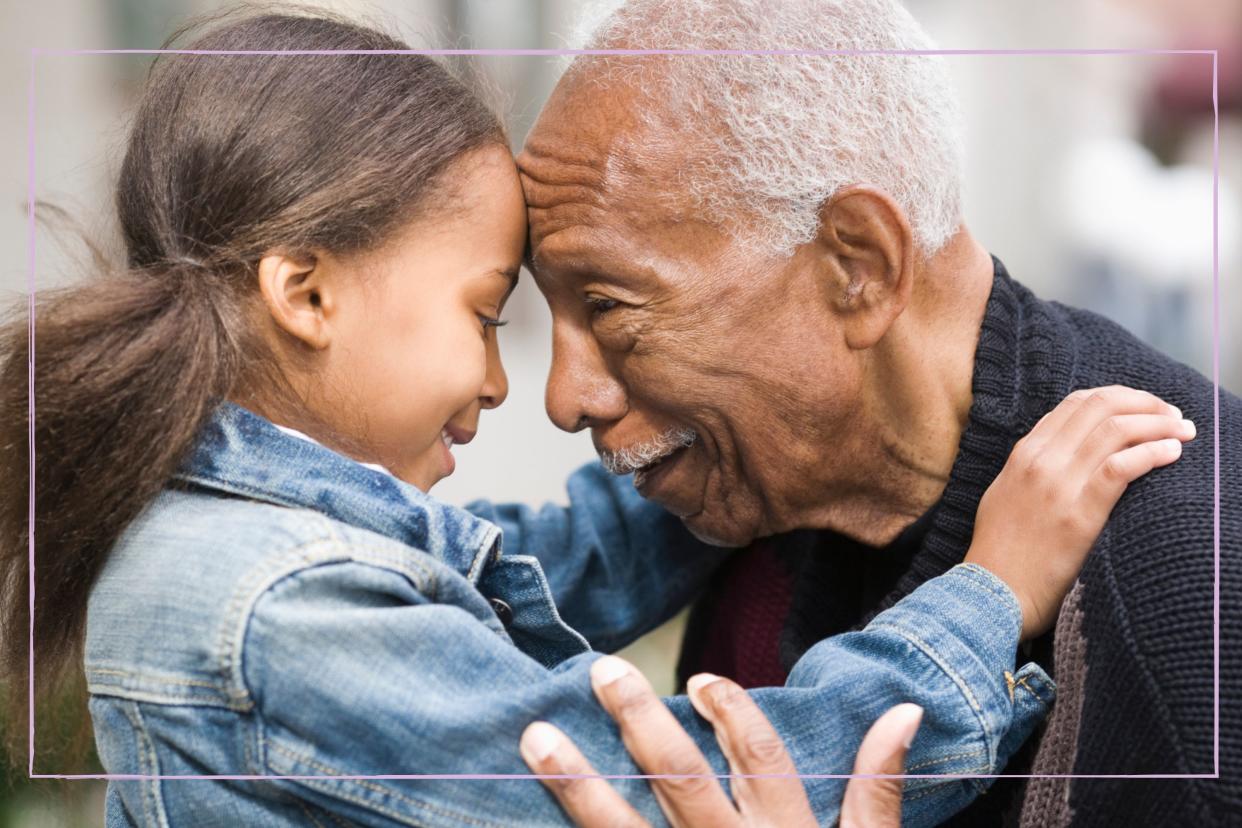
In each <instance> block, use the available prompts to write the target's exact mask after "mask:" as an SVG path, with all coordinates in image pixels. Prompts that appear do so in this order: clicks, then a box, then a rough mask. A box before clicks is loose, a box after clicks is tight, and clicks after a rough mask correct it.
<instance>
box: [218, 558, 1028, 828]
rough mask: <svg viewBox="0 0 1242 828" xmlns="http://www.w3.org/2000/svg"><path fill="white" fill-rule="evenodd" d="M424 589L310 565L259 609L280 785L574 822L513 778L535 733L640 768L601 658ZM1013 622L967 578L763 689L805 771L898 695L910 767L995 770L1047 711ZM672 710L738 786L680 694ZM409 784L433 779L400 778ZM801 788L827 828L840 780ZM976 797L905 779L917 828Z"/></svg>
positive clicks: (852, 748)
mask: <svg viewBox="0 0 1242 828" xmlns="http://www.w3.org/2000/svg"><path fill="white" fill-rule="evenodd" d="M417 580H418V579H416V578H412V577H411V575H410V574H409V573H401V572H398V571H394V570H391V569H386V568H384V567H376V566H369V565H363V564H359V563H356V562H344V563H339V564H333V565H330V566H318V567H312V568H308V569H307V570H305V571H303V572H302V573H300V574H299V575H298V576H296V577H291V578H285V579H283V580H282V581H280V582H279V583H276V584H274V585H273V586H272V587H271V588H270V589H269V590H267V592H265V593H264V595H263V596H262V597H261V598H259V600H258V602H257V603H256V604H255V605H254V608H253V612H252V614H251V620H250V623H249V625H248V630H247V632H246V635H245V646H244V648H243V652H244V658H243V664H242V673H243V675H244V680H245V685H246V689H247V692H248V693H249V695H250V696H251V698H253V701H254V709H253V711H252V713H251V714H250V715H251V716H252V720H253V721H254V722H255V727H256V729H257V736H256V737H255V738H254V739H253V743H252V745H251V746H250V747H249V748H248V750H249V751H250V755H252V756H254V757H255V761H256V764H257V765H259V766H260V767H257V768H256V769H255V771H256V772H259V773H264V774H279V775H282V776H290V777H298V778H297V779H285V780H279V781H275V780H274V781H273V783H272V784H274V785H276V786H280V787H283V788H284V789H285V790H286V791H287V792H289V793H292V794H293V795H294V796H296V797H298V798H299V799H301V800H303V801H307V802H309V803H311V804H312V805H313V806H314V807H317V808H321V809H324V810H326V811H328V812H330V813H333V814H337V815H339V816H341V817H343V818H345V819H348V820H350V821H351V822H353V823H357V824H361V825H385V826H391V825H427V826H472V827H473V828H479V827H480V826H507V825H513V824H515V823H520V824H523V825H534V826H537V825H563V824H566V823H565V817H564V815H563V813H562V812H561V811H560V810H559V808H558V806H557V805H556V802H555V800H554V799H552V798H551V796H550V795H549V794H547V793H546V791H544V789H543V788H542V786H541V785H540V783H538V782H537V781H534V780H529V779H527V780H515V779H510V778H504V777H505V776H506V775H512V774H518V775H521V774H526V773H528V771H527V769H526V767H525V765H524V764H523V762H522V760H521V758H520V756H519V754H518V749H517V746H518V740H519V737H520V736H521V733H522V731H523V729H524V728H525V727H526V726H527V725H528V724H530V723H531V722H532V721H535V720H540V719H542V720H547V721H551V722H553V723H554V724H556V725H558V726H559V727H560V728H561V729H562V730H564V731H565V732H566V733H567V734H568V735H569V736H570V737H571V738H572V739H574V741H575V742H576V743H577V744H578V746H579V747H580V748H581V749H582V751H583V752H584V754H585V755H586V756H587V758H588V759H589V760H590V761H591V762H592V763H593V764H594V767H595V768H596V769H597V770H598V771H599V772H600V773H603V774H621V775H632V774H636V773H639V771H638V769H637V768H636V767H635V766H634V764H633V762H632V761H631V760H630V758H629V756H628V754H627V752H626V750H625V747H624V745H623V744H622V742H621V740H620V738H619V736H618V732H617V729H616V727H615V725H614V723H613V722H612V720H611V719H610V718H609V717H608V715H607V714H606V713H605V712H604V711H603V709H602V708H601V707H600V706H599V705H598V703H597V702H596V701H595V699H594V697H593V695H592V692H591V687H590V682H589V678H588V675H587V672H588V669H589V666H590V664H591V662H593V661H594V659H595V658H596V657H597V654H596V653H593V652H586V653H582V654H580V655H577V656H573V657H571V658H569V659H567V660H565V661H563V662H561V663H559V664H557V665H555V666H553V667H550V668H549V667H545V666H543V665H541V664H540V663H538V662H537V661H535V660H534V659H532V658H530V657H529V656H527V655H525V654H524V653H523V652H522V651H521V650H519V649H517V648H516V647H514V646H513V644H512V643H510V642H509V641H508V640H507V639H506V637H505V636H504V634H503V632H501V631H499V630H498V629H497V624H496V622H495V618H494V616H491V617H489V615H490V612H489V610H488V609H487V606H486V603H485V602H480V606H479V607H478V608H475V607H473V606H472V605H470V604H469V602H465V603H444V602H442V601H438V600H437V599H439V598H442V597H443V596H437V595H436V594H434V593H435V590H434V589H431V588H429V586H428V584H427V583H418V582H417ZM1019 626H1020V624H1019V614H1018V608H1017V604H1016V601H1015V600H1014V598H1013V596H1012V594H1010V593H1009V591H1008V589H1007V588H1006V587H1005V586H1004V585H1003V584H1001V583H1000V582H999V581H998V580H996V579H995V578H994V577H992V576H991V575H990V574H988V573H987V572H986V571H985V570H982V569H979V568H977V567H972V566H960V567H957V568H955V569H953V570H951V571H950V572H949V573H947V574H945V575H942V576H940V577H939V578H936V579H933V580H932V581H929V582H927V583H926V584H924V585H923V586H921V587H920V588H919V589H917V590H916V591H915V592H914V593H912V594H911V595H910V596H908V597H907V598H906V599H904V600H903V601H901V602H899V603H898V604H897V605H896V606H894V607H893V608H891V609H889V610H887V611H886V612H884V613H882V614H881V615H879V616H877V617H876V619H875V620H874V621H873V623H872V624H871V625H869V626H868V627H867V628H866V629H865V630H863V631H860V632H855V633H850V634H848V635H843V636H839V637H836V638H832V639H828V640H825V641H823V642H820V643H819V644H817V645H816V646H815V647H813V648H812V649H811V650H809V651H808V652H807V653H806V655H805V656H804V658H803V659H802V660H801V661H800V662H799V663H798V665H797V667H796V668H795V670H794V671H793V673H792V675H791V676H790V679H789V683H788V685H787V686H785V687H782V688H769V689H764V690H759V691H754V696H755V698H756V699H757V701H758V703H759V704H760V706H761V707H762V708H763V709H764V711H765V712H766V713H767V715H768V716H769V718H770V719H771V721H772V723H773V724H774V726H775V727H776V729H777V730H778V732H779V733H780V734H781V736H782V737H783V738H784V739H785V741H786V743H787V745H788V746H789V749H790V751H791V754H792V756H793V758H794V761H795V763H796V765H797V767H798V769H799V772H800V773H803V774H841V773H848V772H849V770H850V768H851V766H852V763H853V757H854V754H855V752H856V750H857V747H858V745H859V743H860V741H861V738H862V735H863V733H864V732H865V731H866V729H867V727H868V726H869V725H870V723H871V722H872V721H873V720H874V719H875V718H876V717H878V716H879V714H880V713H882V712H883V711H884V710H886V709H887V708H888V707H890V706H892V705H893V704H896V703H899V702H903V701H913V702H916V703H918V704H920V705H922V706H923V707H924V708H925V711H926V712H925V716H924V724H923V726H922V728H921V730H920V732H919V735H918V737H917V738H916V740H915V742H914V745H913V749H912V751H911V754H910V758H909V765H910V770H911V772H912V773H923V774H937V773H940V774H943V773H957V774H987V773H995V772H996V770H997V768H998V767H999V766H1000V765H1001V764H1003V762H1004V761H1005V759H1006V758H1007V756H1008V754H1009V753H1010V752H1011V751H1012V750H1013V749H1014V748H1015V747H1016V746H1017V745H1018V744H1019V743H1020V742H1021V741H1022V740H1023V739H1025V737H1026V736H1027V735H1028V734H1029V733H1030V731H1031V729H1032V728H1033V727H1034V725H1035V724H1036V723H1037V722H1038V720H1039V718H1040V717H1041V716H1042V715H1043V713H1044V712H1045V709H1046V705H1047V703H1048V701H1049V700H1050V698H1051V686H1050V684H1049V683H1048V681H1047V679H1046V677H1045V676H1044V675H1043V674H1042V672H1041V671H1039V669H1038V668H1037V667H1033V666H1032V665H1028V667H1027V668H1025V669H1024V670H1022V671H1019V672H1018V674H1017V675H1012V676H1011V675H1010V674H1009V673H1007V672H1006V671H1007V670H1009V669H1011V667H1012V664H1013V657H1014V651H1015V648H1016V645H1017V640H1018V631H1019ZM666 704H667V705H668V707H669V708H670V710H672V712H673V713H674V714H675V716H676V717H677V718H678V719H679V721H680V722H681V724H682V725H683V727H685V728H686V730H687V732H688V733H689V734H690V735H691V736H692V738H694V739H695V741H696V742H697V743H698V745H699V747H700V748H701V749H702V751H703V752H704V754H705V755H706V756H707V757H708V760H709V761H710V762H711V764H712V766H713V767H714V769H715V770H716V772H717V773H727V771H728V769H727V765H726V763H725V761H724V759H723V757H722V756H721V753H720V750H719V748H718V746H717V744H716V741H715V738H714V735H713V733H712V731H711V729H710V727H708V726H707V725H706V723H705V722H704V721H703V720H702V719H700V718H698V717H697V716H696V714H695V713H694V712H693V711H692V709H691V707H690V705H689V703H688V701H687V700H686V698H685V697H676V698H670V699H667V700H666ZM409 774H419V775H428V774H437V775H438V776H429V777H427V778H422V779H410V778H408V777H406V778H394V777H395V776H399V775H409ZM463 774H470V775H473V777H472V778H462V775H463ZM361 775H368V776H374V775H380V776H383V777H384V778H366V779H361V778H358V777H359V776H361ZM805 782H806V786H807V790H808V793H809V795H810V798H811V802H812V804H813V807H814V808H815V812H816V815H817V817H818V818H819V820H820V821H821V823H823V824H830V823H832V822H833V821H834V820H835V819H836V816H837V810H838V807H839V803H840V800H841V795H842V791H843V787H844V780H841V779H829V778H823V777H819V778H808V779H806V780H805ZM614 784H615V785H616V786H617V787H618V788H619V789H620V790H621V792H622V794H623V795H624V796H626V798H627V799H628V800H629V801H630V802H632V803H634V805H635V807H636V808H637V809H638V810H639V811H640V813H642V814H643V815H644V816H646V817H647V818H648V819H649V820H651V821H652V823H653V824H656V825H663V824H666V823H665V820H664V818H663V816H662V814H661V812H660V809H659V807H658V805H657V803H656V800H655V798H654V797H653V795H652V793H651V791H650V789H649V787H648V785H647V783H646V782H645V781H643V780H636V779H620V780H616V781H615V783H614ZM983 788H984V785H983V784H982V783H980V782H978V781H963V780H956V781H955V780H945V779H932V778H929V779H915V780H910V781H909V784H908V785H907V788H906V795H905V796H906V819H907V822H908V824H912V825H931V824H935V823H937V822H939V821H941V820H943V819H945V818H947V817H948V816H949V815H950V814H952V813H953V812H955V811H956V810H958V809H960V808H961V807H962V806H964V805H965V804H966V803H967V802H968V801H969V800H970V799H971V798H972V797H973V796H975V795H976V794H977V793H978V792H979V791H981V790H983Z"/></svg>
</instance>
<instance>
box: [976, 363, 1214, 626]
mask: <svg viewBox="0 0 1242 828" xmlns="http://www.w3.org/2000/svg"><path fill="white" fill-rule="evenodd" d="M1194 436H1195V427H1194V424H1193V423H1191V422H1190V421H1189V420H1183V419H1182V413H1181V412H1180V411H1178V410H1177V409H1176V408H1174V407H1173V406H1171V405H1169V404H1168V403H1165V402H1164V401H1162V400H1161V399H1160V398H1159V397H1155V396H1153V395H1151V394H1148V393H1147V392H1146V391H1136V390H1134V389H1133V388H1126V387H1124V386H1119V385H1114V386H1109V387H1107V388H1094V389H1087V390H1082V391H1075V392H1074V393H1072V394H1070V395H1069V396H1068V397H1066V398H1065V399H1064V400H1063V401H1062V402H1061V404H1060V405H1058V406H1057V407H1056V408H1054V409H1053V410H1052V411H1049V412H1048V413H1047V414H1045V415H1044V418H1043V419H1042V420H1040V421H1039V422H1038V423H1036V424H1035V427H1034V428H1033V429H1031V432H1030V433H1029V434H1027V435H1026V436H1025V437H1023V438H1022V439H1021V440H1019V441H1018V444H1017V445H1016V446H1014V449H1013V452H1012V453H1011V454H1010V455H1009V460H1008V461H1007V462H1006V463H1005V468H1004V469H1002V470H1001V473H1000V474H999V475H998V476H997V478H996V479H995V480H994V481H992V485H991V486H990V487H988V490H987V491H986V492H984V494H983V499H982V500H981V501H980V502H979V513H978V516H977V517H976V519H975V533H974V537H973V538H972V540H971V543H970V551H969V552H968V553H967V554H966V561H967V563H977V564H979V565H980V566H983V567H985V568H987V569H988V570H990V571H991V572H992V573H993V574H994V575H996V576H997V577H998V578H1000V579H1001V580H1002V581H1004V582H1005V583H1006V584H1008V585H1009V588H1010V589H1012V590H1013V592H1014V595H1015V596H1017V599H1018V604H1019V605H1020V606H1021V608H1022V638H1023V640H1026V639H1029V638H1033V637H1035V636H1037V635H1039V634H1041V633H1043V632H1045V631H1047V630H1049V629H1051V627H1052V624H1053V622H1054V621H1055V620H1056V617H1057V612H1058V611H1059V609H1060V607H1061V601H1062V600H1063V599H1064V598H1065V595H1066V593H1067V592H1069V589H1070V587H1071V586H1073V585H1074V579H1075V578H1077V577H1078V572H1079V570H1080V569H1082V565H1083V563H1084V562H1085V561H1086V559H1087V553H1088V552H1089V551H1090V550H1091V547H1092V546H1093V545H1094V544H1095V539H1096V537H1097V536H1098V535H1099V534H1100V532H1101V530H1103V528H1104V524H1105V523H1106V522H1107V521H1108V516H1109V514H1110V513H1111V512H1112V509H1113V506H1115V505H1116V504H1117V501H1118V499H1120V498H1121V495H1122V493H1123V492H1125V490H1126V487H1127V486H1128V485H1130V483H1132V482H1133V481H1135V480H1137V479H1138V478H1140V477H1142V476H1143V475H1145V474H1147V472H1149V471H1151V470H1152V469H1154V468H1157V467H1159V466H1166V465H1168V464H1169V463H1172V462H1173V461H1174V460H1176V459H1177V458H1178V457H1180V456H1181V454H1182V443H1183V442H1185V441H1187V440H1191V439H1193V438H1194Z"/></svg>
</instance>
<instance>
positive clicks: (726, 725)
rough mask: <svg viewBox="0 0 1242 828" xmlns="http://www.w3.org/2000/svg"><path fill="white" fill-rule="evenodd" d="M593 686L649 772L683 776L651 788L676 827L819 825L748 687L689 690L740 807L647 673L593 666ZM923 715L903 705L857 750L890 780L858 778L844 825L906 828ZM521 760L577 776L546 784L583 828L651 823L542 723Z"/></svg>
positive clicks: (538, 769)
mask: <svg viewBox="0 0 1242 828" xmlns="http://www.w3.org/2000/svg"><path fill="white" fill-rule="evenodd" d="M591 682H592V684H593V685H594V688H595V695H596V696H597V697H598V698H599V700H600V703H601V704H602V705H603V706H604V709H606V710H607V711H608V713H609V714H610V715H611V716H612V717H613V718H614V719H616V721H617V724H618V726H619V727H620V729H621V738H622V740H623V741H624V742H625V746H626V748H627V749H628V750H629V751H630V754H631V755H632V756H633V757H634V761H635V762H636V763H637V764H638V766H639V768H641V769H642V772H643V773H647V774H668V775H671V776H673V777H675V778H665V779H652V780H651V787H652V790H653V791H654V792H655V795H656V799H657V800H659V802H660V807H661V808H662V809H663V810H664V814H665V816H667V817H668V820H669V822H670V823H672V824H673V825H674V826H679V827H685V828H689V826H711V828H716V826H720V827H721V828H729V826H734V827H735V828H741V826H782V828H783V827H784V826H790V828H798V826H814V825H817V824H818V823H817V822H816V821H815V815H814V813H813V812H812V811H811V805H810V803H809V802H808V800H807V797H806V791H805V789H804V788H803V787H802V780H800V779H798V777H797V776H796V774H797V770H796V769H795V768H794V764H793V760H792V759H790V758H789V753H788V752H787V751H786V750H785V745H784V743H783V742H782V741H781V738H780V736H779V735H777V733H776V731H775V730H774V729H773V728H772V725H771V724H770V723H769V722H768V720H767V717H766V716H764V715H763V711H762V710H760V709H759V707H758V705H756V704H755V702H754V701H753V700H752V699H751V697H750V696H749V695H748V694H747V693H746V691H744V690H743V689H742V688H741V687H739V686H737V685H736V684H734V683H733V682H731V681H729V680H728V679H723V678H718V677H717V676H711V675H706V674H704V675H698V676H695V677H693V678H692V679H690V682H689V686H688V688H687V689H688V691H689V695H690V701H691V703H692V704H693V705H694V708H695V710H697V711H698V712H699V714H700V715H702V716H703V717H704V718H705V719H707V720H708V721H709V722H711V723H712V726H713V727H714V728H715V730H716V739H717V741H719V743H720V747H721V750H722V751H723V753H724V755H725V757H726V758H727V759H728V761H729V769H730V771H731V772H732V773H733V774H735V776H732V777H731V778H730V788H731V790H732V793H733V800H734V801H730V799H729V797H728V795H726V794H725V792H724V789H723V788H721V786H720V784H719V783H718V782H717V781H716V777H715V775H714V774H713V772H712V768H711V766H710V765H709V764H708V763H707V760H706V759H705V758H704V757H703V754H702V753H701V752H700V751H699V749H698V748H697V747H696V746H695V744H694V741H693V740H692V739H691V738H690V737H689V736H688V735H687V734H686V732H685V731H684V730H683V729H682V727H681V725H680V724H679V723H678V722H677V720H676V719H675V718H674V717H673V714H672V713H670V712H669V710H668V708H666V707H665V706H664V703H663V702H661V701H660V699H659V697H658V696H657V695H656V694H655V691H654V690H653V689H652V688H651V685H650V684H649V683H648V682H647V680H646V679H645V678H644V677H643V675H642V674H641V673H639V672H638V671H637V670H635V669H634V668H633V667H632V666H630V665H629V664H628V663H626V662H625V661H623V660H621V659H619V658H616V657H613V656H605V657H604V658H601V659H600V660H599V661H597V662H596V664H595V665H594V666H593V667H592V670H591ZM921 717H922V709H921V708H920V707H918V706H917V705H913V704H900V705H897V706H896V707H894V708H893V709H892V710H889V711H888V712H887V713H885V714H884V715H883V716H881V717H880V718H879V719H878V720H877V721H876V722H875V724H873V725H872V726H871V729H870V730H869V731H868V732H867V735H866V737H865V738H864V739H863V742H862V746H861V747H860V748H859V749H858V757H857V759H856V761H855V764H854V773H855V774H866V775H877V774H878V775H887V776H886V777H884V778H869V779H851V780H850V782H849V784H848V785H847V786H846V789H845V799H844V800H843V802H842V806H841V822H840V824H841V826H843V827H846V826H848V827H849V828H862V826H866V827H867V828H898V826H900V825H901V777H900V774H901V773H902V772H903V768H904V762H905V756H906V751H907V749H908V748H909V746H910V743H911V742H912V741H913V740H914V734H915V731H916V730H917V729H918V726H919V720H920V718H921ZM522 756H523V757H524V758H525V759H526V763H527V764H528V765H529V766H530V769H531V770H532V771H534V772H535V773H539V774H550V775H563V776H568V777H572V778H561V779H543V780H541V781H542V782H543V784H544V785H546V786H547V788H548V790H550V791H551V792H552V793H553V794H554V795H555V796H556V798H557V801H559V802H560V803H561V807H562V808H564V809H565V812H566V813H567V814H569V816H570V818H571V819H573V821H574V822H575V823H576V824H577V825H579V826H581V828H603V826H608V828H641V827H642V826H648V825H649V823H648V822H647V821H646V820H645V819H643V818H642V817H641V816H639V814H638V813H637V812H636V811H635V810H634V809H633V808H632V807H631V806H630V805H629V803H627V802H626V801H625V800H624V799H623V798H622V797H621V795H620V794H618V793H617V792H616V791H615V790H614V789H613V788H612V786H611V785H609V784H608V782H607V780H605V779H601V778H598V777H595V778H591V777H592V776H593V775H594V774H595V773H596V772H595V769H594V768H592V767H591V765H590V763H589V762H587V760H586V758H585V757H584V756H583V755H582V753H581V752H579V751H578V749H577V748H576V747H575V746H574V744H573V743H572V742H570V741H569V739H568V738H566V736H565V735H564V734H563V733H561V732H560V731H559V730H557V729H556V728H555V727H553V726H552V725H550V724H548V723H546V722H536V723H535V724H532V725H531V726H530V727H528V728H527V729H526V732H525V733H524V734H523V735H522ZM743 775H749V776H743ZM756 777H762V778H756ZM734 802H736V804H734Z"/></svg>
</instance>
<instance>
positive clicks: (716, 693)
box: [686, 673, 811, 825]
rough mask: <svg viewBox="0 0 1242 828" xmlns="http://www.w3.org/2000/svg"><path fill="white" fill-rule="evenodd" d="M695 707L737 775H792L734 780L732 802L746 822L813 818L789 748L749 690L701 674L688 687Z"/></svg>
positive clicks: (782, 822) (781, 822) (778, 822)
mask: <svg viewBox="0 0 1242 828" xmlns="http://www.w3.org/2000/svg"><path fill="white" fill-rule="evenodd" d="M686 691H687V694H688V695H689V697H690V703H691V704H693V705H694V709H695V710H697V711H698V712H699V715H701V716H702V717H703V718H705V719H707V720H708V721H709V722H711V724H712V727H713V728H715V730H716V741H717V742H719V744H720V750H721V751H722V752H723V753H724V755H725V758H726V759H727V760H728V761H729V768H730V770H732V772H733V773H735V774H789V775H788V776H786V777H784V778H781V777H773V778H766V779H747V778H744V777H733V778H732V780H731V785H732V791H733V799H734V801H736V802H737V807H738V810H740V811H741V812H742V816H743V817H749V818H751V819H752V820H753V821H755V822H761V821H766V822H770V823H772V824H775V825H795V824H797V823H798V821H799V820H804V819H805V818H806V816H807V815H809V814H810V813H811V806H810V802H809V801H808V800H807V797H806V789H805V788H804V787H803V785H802V780H801V779H799V778H798V777H797V776H795V775H794V774H797V772H798V770H797V768H796V767H794V763H793V759H791V758H790V756H789V751H787V750H786V749H785V743H784V742H783V741H782V740H781V737H780V736H779V735H778V734H777V732H776V729H775V728H773V727H772V724H771V722H769V721H768V717H767V716H765V715H764V714H763V711H762V710H760V709H759V705H757V704H755V701H754V699H752V698H751V697H750V694H748V693H747V692H746V691H745V690H743V689H742V688H741V687H739V686H738V685H736V684H734V683H733V682H731V681H729V680H728V679H723V678H720V677H719V676H713V675H711V674H710V673H702V674H699V675H696V676H692V677H691V678H690V680H689V681H687V682H686Z"/></svg>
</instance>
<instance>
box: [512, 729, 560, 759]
mask: <svg viewBox="0 0 1242 828" xmlns="http://www.w3.org/2000/svg"><path fill="white" fill-rule="evenodd" d="M560 742H561V734H560V731H558V730H557V729H556V728H555V727H553V726H552V725H550V724H548V723H547V722H535V723H534V724H532V725H531V726H530V727H528V728H526V730H525V732H523V733H522V740H521V742H520V743H519V744H518V748H519V750H521V752H522V755H523V756H525V757H526V758H527V759H528V760H531V761H532V762H543V761H544V760H545V759H547V758H548V757H549V756H551V755H552V754H553V753H555V752H556V747H557V745H559V744H560Z"/></svg>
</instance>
